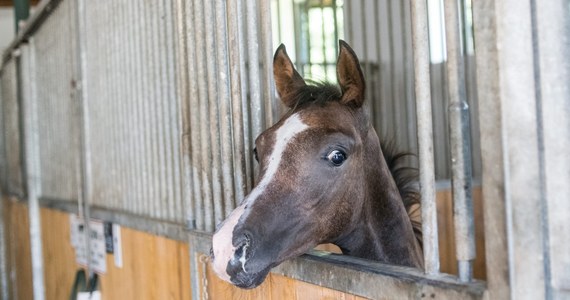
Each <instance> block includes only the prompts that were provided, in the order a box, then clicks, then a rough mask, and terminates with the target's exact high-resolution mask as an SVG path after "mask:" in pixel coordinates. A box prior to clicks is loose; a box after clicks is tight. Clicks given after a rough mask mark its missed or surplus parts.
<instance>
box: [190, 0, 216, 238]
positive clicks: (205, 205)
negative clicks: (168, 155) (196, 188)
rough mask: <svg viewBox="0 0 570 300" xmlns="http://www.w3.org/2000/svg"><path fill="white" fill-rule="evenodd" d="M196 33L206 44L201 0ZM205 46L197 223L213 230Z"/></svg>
mask: <svg viewBox="0 0 570 300" xmlns="http://www.w3.org/2000/svg"><path fill="white" fill-rule="evenodd" d="M194 25H195V26H194V30H195V31H194V33H195V38H196V42H195V43H196V45H204V44H205V34H204V27H205V23H204V2H203V1H201V0H194ZM204 48H205V47H204V46H201V47H196V74H202V75H201V76H197V77H198V97H199V100H200V101H199V102H200V106H199V108H200V115H199V117H200V120H199V122H200V127H199V128H200V141H201V144H202V151H201V153H200V154H201V157H200V159H201V162H202V168H201V169H200V170H199V171H200V174H201V181H202V187H201V190H202V197H201V200H200V201H198V202H197V204H198V209H197V210H196V223H197V227H198V229H201V230H212V229H213V226H212V224H213V223H214V221H213V203H212V186H211V179H212V168H211V162H212V159H211V158H212V153H211V150H210V149H211V142H210V131H209V127H208V124H209V123H210V114H209V103H208V80H207V78H206V76H203V74H206V64H205V60H206V53H205V49H204Z"/></svg>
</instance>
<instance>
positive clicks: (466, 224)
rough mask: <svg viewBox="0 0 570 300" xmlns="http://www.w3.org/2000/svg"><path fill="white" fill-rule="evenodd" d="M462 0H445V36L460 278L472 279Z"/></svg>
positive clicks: (454, 217)
mask: <svg viewBox="0 0 570 300" xmlns="http://www.w3.org/2000/svg"><path fill="white" fill-rule="evenodd" d="M457 1H458V0H445V1H444V10H445V37H446V45H447V63H446V66H447V82H448V84H447V87H448V92H449V108H448V109H449V139H450V144H451V171H452V179H451V184H452V189H453V221H454V226H455V244H456V247H455V254H456V256H457V260H458V270H459V279H460V280H461V281H465V282H467V281H471V280H472V278H473V267H472V262H473V260H474V259H475V225H474V221H473V199H472V197H471V185H472V184H471V181H472V180H471V179H472V178H471V177H472V175H471V173H472V172H471V136H470V132H471V131H470V126H469V105H468V104H467V101H466V94H465V68H464V62H463V55H462V51H461V41H460V40H461V37H460V33H459V30H460V26H461V23H460V21H459V20H460V19H459V17H460V16H459V15H458V9H459V8H458V5H457Z"/></svg>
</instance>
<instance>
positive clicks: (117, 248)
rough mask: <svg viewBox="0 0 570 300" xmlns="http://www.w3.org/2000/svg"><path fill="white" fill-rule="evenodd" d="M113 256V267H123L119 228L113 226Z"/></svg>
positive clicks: (118, 226) (115, 225)
mask: <svg viewBox="0 0 570 300" xmlns="http://www.w3.org/2000/svg"><path fill="white" fill-rule="evenodd" d="M113 255H114V258H115V266H116V267H117V268H122V267H123V247H122V245H121V226H120V225H118V224H113Z"/></svg>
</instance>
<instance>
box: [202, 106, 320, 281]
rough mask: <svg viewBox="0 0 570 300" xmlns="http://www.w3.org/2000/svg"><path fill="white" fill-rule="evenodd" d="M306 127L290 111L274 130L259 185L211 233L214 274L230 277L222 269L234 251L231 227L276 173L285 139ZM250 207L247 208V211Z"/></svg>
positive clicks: (243, 260) (287, 140)
mask: <svg viewBox="0 0 570 300" xmlns="http://www.w3.org/2000/svg"><path fill="white" fill-rule="evenodd" d="M307 128H309V126H307V125H306V124H305V123H303V121H302V120H301V118H299V115H298V114H294V115H292V116H290V117H289V118H288V119H287V120H286V121H285V122H284V123H283V125H281V127H279V129H277V132H276V133H275V144H274V145H273V152H271V155H269V158H268V161H269V164H268V166H267V170H266V171H265V174H263V178H262V179H261V181H260V182H259V184H258V185H257V186H256V187H255V188H254V189H253V190H252V191H251V193H250V194H249V195H248V196H247V197H246V199H245V200H244V201H243V203H242V204H241V205H240V206H238V207H237V208H236V209H235V210H234V211H232V213H231V214H230V215H229V216H228V218H227V219H226V220H225V221H224V222H223V224H222V226H221V227H220V229H219V230H218V231H217V232H216V233H215V234H214V236H213V238H212V246H213V247H212V248H213V251H214V261H213V267H214V271H215V272H216V273H217V274H218V276H219V277H220V278H222V279H224V280H226V281H228V282H229V281H230V276H229V275H228V273H227V272H226V268H227V265H228V262H229V261H230V260H231V259H232V257H233V256H234V252H235V250H236V249H235V247H234V246H233V244H232V240H233V231H234V228H235V226H236V225H237V223H238V221H239V219H240V218H241V216H242V215H243V214H244V213H248V212H249V211H246V210H245V206H246V205H249V207H251V205H250V204H253V202H254V201H255V200H256V199H257V198H258V197H259V195H261V194H262V193H263V192H264V191H265V188H266V187H267V186H268V185H269V183H271V181H272V180H273V178H274V176H275V173H277V169H278V167H279V164H280V163H281V157H282V156H283V152H285V149H286V148H287V145H288V144H289V141H291V140H292V139H293V138H294V137H295V136H296V135H297V134H299V133H300V132H302V131H304V130H305V129H307ZM249 209H250V208H248V210H249ZM246 251H247V248H246V249H244V251H243V253H242V257H241V258H240V259H239V261H240V262H241V264H242V268H243V270H244V272H245V263H246V259H245V254H246Z"/></svg>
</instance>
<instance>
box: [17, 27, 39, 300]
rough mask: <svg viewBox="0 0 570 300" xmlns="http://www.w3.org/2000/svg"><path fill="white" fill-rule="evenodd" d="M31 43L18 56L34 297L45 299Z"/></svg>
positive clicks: (37, 138) (34, 87)
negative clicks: (23, 87)
mask: <svg viewBox="0 0 570 300" xmlns="http://www.w3.org/2000/svg"><path fill="white" fill-rule="evenodd" d="M28 42H29V44H28V46H23V47H22V48H21V49H22V56H21V57H20V58H19V59H20V61H21V64H20V68H21V71H20V77H19V78H18V80H19V81H20V82H21V83H22V84H29V85H30V86H29V87H27V88H25V89H23V90H22V102H21V103H22V107H21V109H22V112H23V114H22V115H23V116H24V123H23V125H24V128H23V129H22V130H23V132H24V136H25V142H24V148H25V155H26V158H25V167H26V177H27V178H26V183H27V198H28V213H29V219H30V248H31V256H32V283H33V287H32V289H33V295H34V299H44V297H45V287H44V263H43V253H42V231H41V216H40V206H39V196H40V194H41V181H40V166H39V164H40V161H39V155H40V150H39V147H38V146H39V134H38V111H37V103H38V99H37V94H36V93H37V91H36V75H35V71H36V59H35V48H34V39H33V38H30V39H29V41H28Z"/></svg>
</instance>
